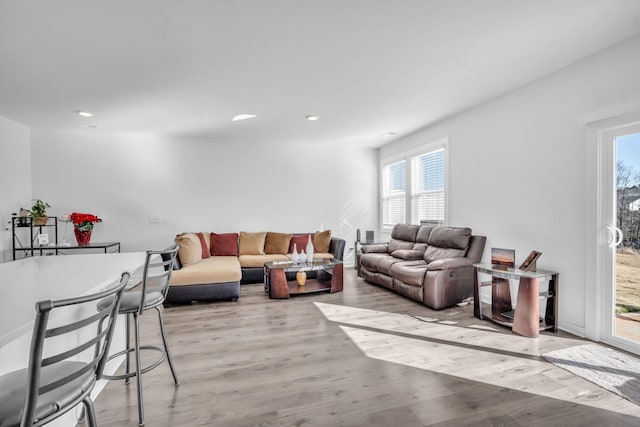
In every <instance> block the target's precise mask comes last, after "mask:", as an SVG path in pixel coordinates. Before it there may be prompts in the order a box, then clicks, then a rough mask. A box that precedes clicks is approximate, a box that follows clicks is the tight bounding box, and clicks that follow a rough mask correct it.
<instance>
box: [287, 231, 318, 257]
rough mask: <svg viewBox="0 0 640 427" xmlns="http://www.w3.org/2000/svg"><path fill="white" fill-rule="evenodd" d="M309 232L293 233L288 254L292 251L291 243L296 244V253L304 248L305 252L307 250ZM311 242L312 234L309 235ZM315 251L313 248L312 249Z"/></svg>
mask: <svg viewBox="0 0 640 427" xmlns="http://www.w3.org/2000/svg"><path fill="white" fill-rule="evenodd" d="M309 236H310V235H309V234H295V235H294V236H293V237H292V238H291V242H290V243H289V252H288V253H290V254H292V253H293V244H294V243H295V245H296V251H297V252H298V253H300V251H302V250H304V251H305V253H306V252H307V243H309ZM311 244H313V236H312V235H311ZM314 251H315V249H314Z"/></svg>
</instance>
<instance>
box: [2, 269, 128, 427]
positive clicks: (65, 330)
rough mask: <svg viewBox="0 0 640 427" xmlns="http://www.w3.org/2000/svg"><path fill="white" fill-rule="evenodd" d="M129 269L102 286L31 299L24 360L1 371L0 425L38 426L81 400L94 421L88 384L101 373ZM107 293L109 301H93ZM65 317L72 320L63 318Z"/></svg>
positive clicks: (53, 418) (65, 411) (57, 416)
mask: <svg viewBox="0 0 640 427" xmlns="http://www.w3.org/2000/svg"><path fill="white" fill-rule="evenodd" d="M128 281H129V274H128V273H123V274H122V276H121V278H120V282H119V283H117V284H116V285H114V286H112V287H111V288H110V289H107V290H105V291H102V292H99V293H96V294H93V295H87V296H83V297H79V298H72V299H65V300H58V301H50V300H47V301H40V302H38V303H36V313H37V314H36V320H35V325H34V327H33V336H32V338H31V350H30V352H29V366H28V368H25V369H20V370H17V371H13V372H9V373H8V374H5V375H3V376H1V377H0V425H2V426H21V427H26V426H42V425H45V424H47V423H49V422H51V421H53V420H55V419H57V418H59V417H60V416H62V415H64V414H66V413H67V412H69V411H70V410H71V409H73V408H74V407H76V406H77V405H78V404H80V403H82V404H83V405H84V409H85V416H86V419H87V423H88V425H89V426H90V427H93V426H96V425H97V423H96V416H95V410H94V407H93V402H92V401H91V396H90V394H91V390H93V386H94V385H95V383H96V381H97V380H98V379H100V377H101V376H102V371H103V370H104V366H105V363H106V361H107V354H108V353H109V346H110V345H111V337H112V336H113V329H114V325H115V323H116V322H115V320H116V315H117V314H118V309H119V305H120V302H121V297H122V295H123V290H124V287H125V285H126V284H127V282H128ZM105 298H108V301H109V303H108V304H102V305H101V306H100V307H97V306H96V301H98V300H102V301H103V300H104V299H105ZM69 317H71V318H73V322H70V323H69V322H63V319H64V320H66V319H68V318H69Z"/></svg>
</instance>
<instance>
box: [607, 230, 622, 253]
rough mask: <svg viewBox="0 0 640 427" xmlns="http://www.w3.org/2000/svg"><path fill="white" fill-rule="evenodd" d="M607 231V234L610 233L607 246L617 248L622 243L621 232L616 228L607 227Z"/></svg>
mask: <svg viewBox="0 0 640 427" xmlns="http://www.w3.org/2000/svg"><path fill="white" fill-rule="evenodd" d="M607 230H609V233H611V240H609V243H607V245H608V246H609V247H611V248H615V247H616V246H619V245H620V243H622V239H623V238H624V234H623V233H622V230H620V229H619V228H618V227H610V226H608V225H607Z"/></svg>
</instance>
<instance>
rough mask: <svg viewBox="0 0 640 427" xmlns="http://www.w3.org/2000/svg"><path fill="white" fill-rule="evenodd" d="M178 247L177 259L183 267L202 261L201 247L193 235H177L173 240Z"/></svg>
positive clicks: (196, 237) (198, 240)
mask: <svg viewBox="0 0 640 427" xmlns="http://www.w3.org/2000/svg"><path fill="white" fill-rule="evenodd" d="M175 242H176V245H178V258H180V264H182V265H183V266H184V267H186V266H189V265H192V264H197V263H199V262H200V261H202V245H201V244H200V239H199V238H198V236H197V235H196V234H195V233H182V234H178V235H177V236H176V239H175Z"/></svg>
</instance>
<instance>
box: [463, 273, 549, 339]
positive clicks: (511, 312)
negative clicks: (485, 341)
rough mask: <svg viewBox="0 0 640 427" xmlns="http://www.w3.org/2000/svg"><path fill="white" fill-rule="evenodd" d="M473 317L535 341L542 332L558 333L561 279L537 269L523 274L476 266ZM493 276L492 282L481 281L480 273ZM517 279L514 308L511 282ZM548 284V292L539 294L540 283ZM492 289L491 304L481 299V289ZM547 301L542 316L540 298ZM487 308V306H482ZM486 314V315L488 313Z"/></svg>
mask: <svg viewBox="0 0 640 427" xmlns="http://www.w3.org/2000/svg"><path fill="white" fill-rule="evenodd" d="M473 268H474V278H473V281H474V287H473V314H474V316H475V317H477V318H478V319H481V320H483V319H484V318H485V317H487V318H488V319H489V320H492V321H493V322H495V323H498V324H500V325H503V326H507V327H510V328H511V330H512V331H513V332H515V333H517V334H520V335H523V336H525V337H531V338H535V337H537V336H539V335H540V331H544V330H550V331H552V332H557V330H558V276H559V274H558V273H557V272H555V271H549V270H542V269H537V270H536V271H523V270H520V269H517V268H506V267H501V266H494V265H491V264H474V265H473ZM481 273H482V274H486V275H489V276H491V281H488V282H480V281H479V279H478V275H479V274H481ZM510 279H513V280H518V281H519V285H518V299H517V301H516V306H515V308H512V303H511V292H510V287H509V280H510ZM545 280H548V281H549V287H548V290H547V291H546V292H540V282H541V281H545ZM482 287H491V304H485V303H483V302H482V301H481V300H480V288H482ZM542 298H544V299H545V300H546V306H545V310H544V316H541V313H540V299H542ZM483 306H484V307H483ZM485 313H487V314H485Z"/></svg>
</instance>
